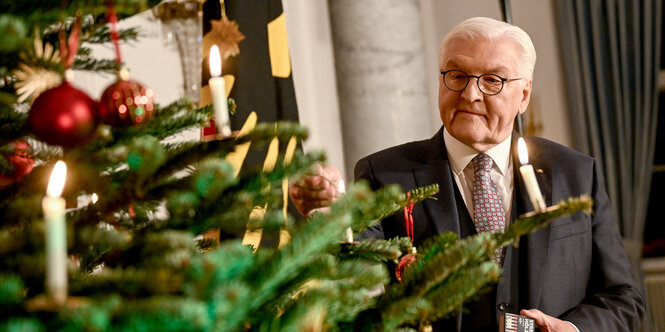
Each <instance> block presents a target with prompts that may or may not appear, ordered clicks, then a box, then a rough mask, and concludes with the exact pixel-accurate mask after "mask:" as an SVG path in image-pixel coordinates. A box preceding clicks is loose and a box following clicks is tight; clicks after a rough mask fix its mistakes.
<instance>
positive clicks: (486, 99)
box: [439, 38, 531, 152]
mask: <svg viewBox="0 0 665 332" xmlns="http://www.w3.org/2000/svg"><path fill="white" fill-rule="evenodd" d="M518 50H519V46H518V45H517V44H516V43H515V42H513V41H509V40H499V41H495V42H488V41H485V40H480V41H479V40H467V39H463V38H457V39H453V40H451V42H450V43H449V45H448V49H447V52H446V54H445V55H444V57H443V62H442V64H441V66H442V68H440V69H441V70H453V69H456V70H461V71H463V72H465V73H467V74H468V75H482V74H497V75H499V76H501V77H503V78H507V79H511V78H519V77H520V76H519V73H518V71H517V60H518V59H519V56H518V54H519V53H518ZM530 95H531V80H527V79H523V80H518V81H512V82H505V83H504V85H503V90H501V92H499V94H497V95H494V96H487V95H485V94H483V93H482V92H481V91H480V90H479V89H478V83H477V79H476V78H473V77H469V84H468V85H467V86H466V88H465V89H464V90H462V91H452V90H450V89H448V88H447V87H446V86H445V84H444V83H443V75H441V74H439V112H440V115H441V120H442V121H443V125H444V126H445V127H446V129H447V130H448V132H449V133H450V134H451V135H452V136H453V137H455V138H457V139H458V140H460V141H461V142H462V143H464V144H466V145H468V146H470V147H472V148H474V149H476V150H477V151H480V152H485V151H487V150H488V149H489V148H491V147H493V146H494V145H496V144H498V143H501V142H502V141H503V140H504V139H506V138H507V137H508V136H509V135H510V134H511V133H512V130H513V121H514V120H515V116H516V115H517V114H518V113H520V114H521V113H524V111H525V110H526V107H527V105H528V104H529V97H530Z"/></svg>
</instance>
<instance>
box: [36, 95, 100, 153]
mask: <svg viewBox="0 0 665 332" xmlns="http://www.w3.org/2000/svg"><path fill="white" fill-rule="evenodd" d="M98 122H99V117H98V113H97V103H95V101H94V100H92V99H91V98H90V97H89V96H88V95H87V94H85V93H84V92H83V91H81V90H78V89H76V88H74V87H73V86H71V85H70V84H69V82H64V83H62V84H61V85H60V86H58V87H56V88H53V89H50V90H48V91H46V92H44V93H42V94H41V95H39V97H37V99H36V100H35V102H34V104H32V107H31V108H30V114H29V115H28V125H29V127H30V130H31V132H32V133H33V134H35V135H36V136H37V137H38V138H39V139H41V140H42V141H44V142H46V143H48V144H53V145H61V146H63V147H72V146H75V145H78V144H83V143H85V142H87V141H88V140H89V139H90V138H91V137H92V135H93V133H94V132H95V129H97V124H98Z"/></svg>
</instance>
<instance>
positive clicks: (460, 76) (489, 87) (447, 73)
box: [441, 70, 522, 96]
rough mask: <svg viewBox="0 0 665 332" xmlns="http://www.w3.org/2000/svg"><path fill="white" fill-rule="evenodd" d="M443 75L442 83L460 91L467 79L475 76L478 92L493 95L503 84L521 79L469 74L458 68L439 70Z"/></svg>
mask: <svg viewBox="0 0 665 332" xmlns="http://www.w3.org/2000/svg"><path fill="white" fill-rule="evenodd" d="M441 74H442V75H443V84H445V85H446V87H447V88H448V89H450V90H452V91H462V90H464V89H466V86H467V85H469V79H470V78H471V77H475V78H476V79H477V83H478V89H480V92H482V93H484V94H486V95H488V96H494V95H496V94H498V93H499V92H501V90H503V84H504V83H506V82H512V81H517V80H521V79H522V78H510V79H508V78H503V77H501V76H499V75H496V74H482V75H479V76H475V75H469V74H467V73H465V72H463V71H460V70H444V71H442V72H441Z"/></svg>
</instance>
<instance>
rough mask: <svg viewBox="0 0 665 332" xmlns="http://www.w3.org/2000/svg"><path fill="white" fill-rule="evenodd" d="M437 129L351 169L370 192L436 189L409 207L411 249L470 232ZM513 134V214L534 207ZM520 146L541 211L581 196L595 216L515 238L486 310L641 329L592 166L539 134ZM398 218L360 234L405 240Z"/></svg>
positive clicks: (595, 327) (638, 306)
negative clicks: (388, 188)
mask: <svg viewBox="0 0 665 332" xmlns="http://www.w3.org/2000/svg"><path fill="white" fill-rule="evenodd" d="M442 131H443V128H441V130H440V131H439V132H438V133H437V134H436V135H434V137H432V138H431V139H429V140H424V141H418V142H411V143H407V144H403V145H400V146H396V147H392V148H389V149H386V150H383V151H380V152H377V153H374V154H372V155H370V156H368V157H365V158H363V159H361V160H360V161H358V163H357V165H356V168H355V178H356V180H359V179H365V180H367V181H369V182H370V183H371V186H372V187H373V188H374V189H377V188H380V187H383V186H385V185H389V184H395V183H396V184H399V185H401V186H402V188H403V189H404V190H405V191H406V190H411V189H414V188H417V187H421V186H425V185H429V184H433V183H438V184H439V188H440V192H439V193H438V194H437V195H436V196H435V197H436V198H437V200H431V199H430V200H426V201H424V202H423V203H421V204H417V205H416V206H415V208H414V210H413V217H414V223H415V224H414V231H415V232H414V233H415V241H414V244H415V245H416V246H418V245H419V244H420V243H422V242H423V240H425V239H427V238H429V237H431V236H432V235H435V234H438V233H441V232H446V231H452V232H456V233H457V234H460V236H462V237H464V236H468V235H470V234H469V232H470V233H474V232H475V229H474V228H473V222H472V221H471V218H470V216H469V213H468V211H467V209H466V208H465V207H464V203H463V202H461V200H462V198H461V197H462V196H461V195H460V194H459V190H458V189H457V185H456V184H455V180H454V178H453V175H452V171H451V167H450V164H449V162H448V155H447V152H446V147H445V144H444V140H443V135H442ZM513 136H514V137H513V165H515V166H514V170H515V182H514V183H515V185H514V188H515V189H514V195H513V196H514V200H513V208H512V210H513V211H512V215H513V218H515V216H517V215H519V214H522V213H525V212H527V211H532V210H533V207H532V206H531V203H530V201H529V199H528V197H526V195H522V194H521V193H523V192H524V193H525V192H526V191H525V189H524V184H523V182H522V179H521V177H520V176H519V175H518V170H519V161H518V160H517V159H516V158H517V157H516V155H517V153H516V141H517V139H516V137H515V134H514V135H513ZM526 141H527V146H528V148H529V160H530V162H531V164H532V165H533V167H534V168H535V169H541V170H542V172H537V174H536V176H537V179H538V183H539V185H540V189H541V191H542V192H543V196H544V197H545V201H546V203H547V205H548V206H550V205H552V204H553V203H557V202H559V201H561V200H565V199H567V198H568V197H571V196H579V195H582V194H587V195H591V197H593V199H594V214H593V215H586V214H583V213H576V214H573V215H569V216H566V217H562V218H559V219H556V220H554V221H552V222H551V224H549V225H548V226H547V227H546V228H543V229H541V230H538V231H536V232H534V233H532V234H530V235H528V236H526V237H525V238H523V239H521V242H520V247H519V249H516V248H508V252H507V254H506V261H505V263H504V273H503V276H502V280H501V281H500V282H499V285H498V286H497V287H496V288H495V292H494V293H492V297H493V296H494V295H496V299H494V298H491V299H490V300H495V301H492V302H494V303H492V308H494V310H493V311H492V312H493V313H495V314H496V317H498V315H499V314H500V313H501V311H504V310H505V311H509V312H514V313H518V312H519V310H520V309H532V308H536V309H539V310H541V311H543V312H544V313H546V314H548V315H551V316H554V317H559V318H560V319H563V320H567V321H570V322H572V323H574V324H575V325H576V326H577V327H578V328H579V329H580V331H582V332H588V331H604V332H606V331H622V332H623V331H639V327H640V325H641V321H642V318H643V314H644V300H643V298H642V296H641V295H640V294H639V292H638V291H637V289H636V287H635V283H634V280H633V278H632V276H631V272H630V268H629V262H628V258H627V255H626V253H625V250H624V248H623V243H622V240H621V237H620V235H619V232H618V227H617V219H616V217H615V215H614V212H613V210H612V207H611V206H610V202H609V198H608V196H607V193H606V191H605V188H604V180H603V178H602V175H601V174H600V171H599V168H598V165H597V162H596V161H595V160H594V159H593V158H591V157H589V156H586V155H583V154H581V153H579V152H576V151H574V150H571V149H569V148H566V147H564V146H562V145H559V144H556V143H554V142H551V141H548V140H545V139H542V138H536V137H531V138H526ZM403 218H404V217H403V216H402V215H401V214H396V215H394V216H392V217H389V218H387V219H385V220H383V221H382V222H381V223H380V224H378V225H376V226H375V227H372V228H371V229H369V230H367V231H366V233H365V234H364V235H365V236H371V237H375V238H393V237H396V236H401V237H404V236H406V231H405V228H404V220H403ZM469 229H471V230H470V231H469ZM497 303H498V304H499V305H496V306H495V304H497ZM471 310H472V311H473V306H472V307H471ZM470 314H471V315H474V314H475V313H474V312H471V313H470ZM474 317H476V316H474ZM490 317H491V315H490ZM496 317H495V318H496ZM494 324H496V321H495V322H494ZM455 325H457V326H456V327H453V328H452V330H454V329H457V330H458V331H463V330H464V331H466V330H469V329H468V328H467V326H468V325H469V324H468V323H462V318H460V317H458V320H457V321H456V322H454V324H453V325H452V326H455Z"/></svg>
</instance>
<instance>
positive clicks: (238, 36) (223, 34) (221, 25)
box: [206, 15, 245, 59]
mask: <svg viewBox="0 0 665 332" xmlns="http://www.w3.org/2000/svg"><path fill="white" fill-rule="evenodd" d="M210 25H211V30H210V32H208V33H207V34H206V39H209V41H210V42H212V43H213V44H216V45H218V46H219V49H220V53H221V56H222V59H227V58H229V57H232V56H235V55H237V54H238V53H240V48H239V47H238V43H239V42H240V41H242V40H243V39H245V35H243V34H242V33H240V29H239V28H238V24H237V23H236V22H235V21H229V19H228V18H226V15H223V16H222V18H221V19H219V20H210Z"/></svg>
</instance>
